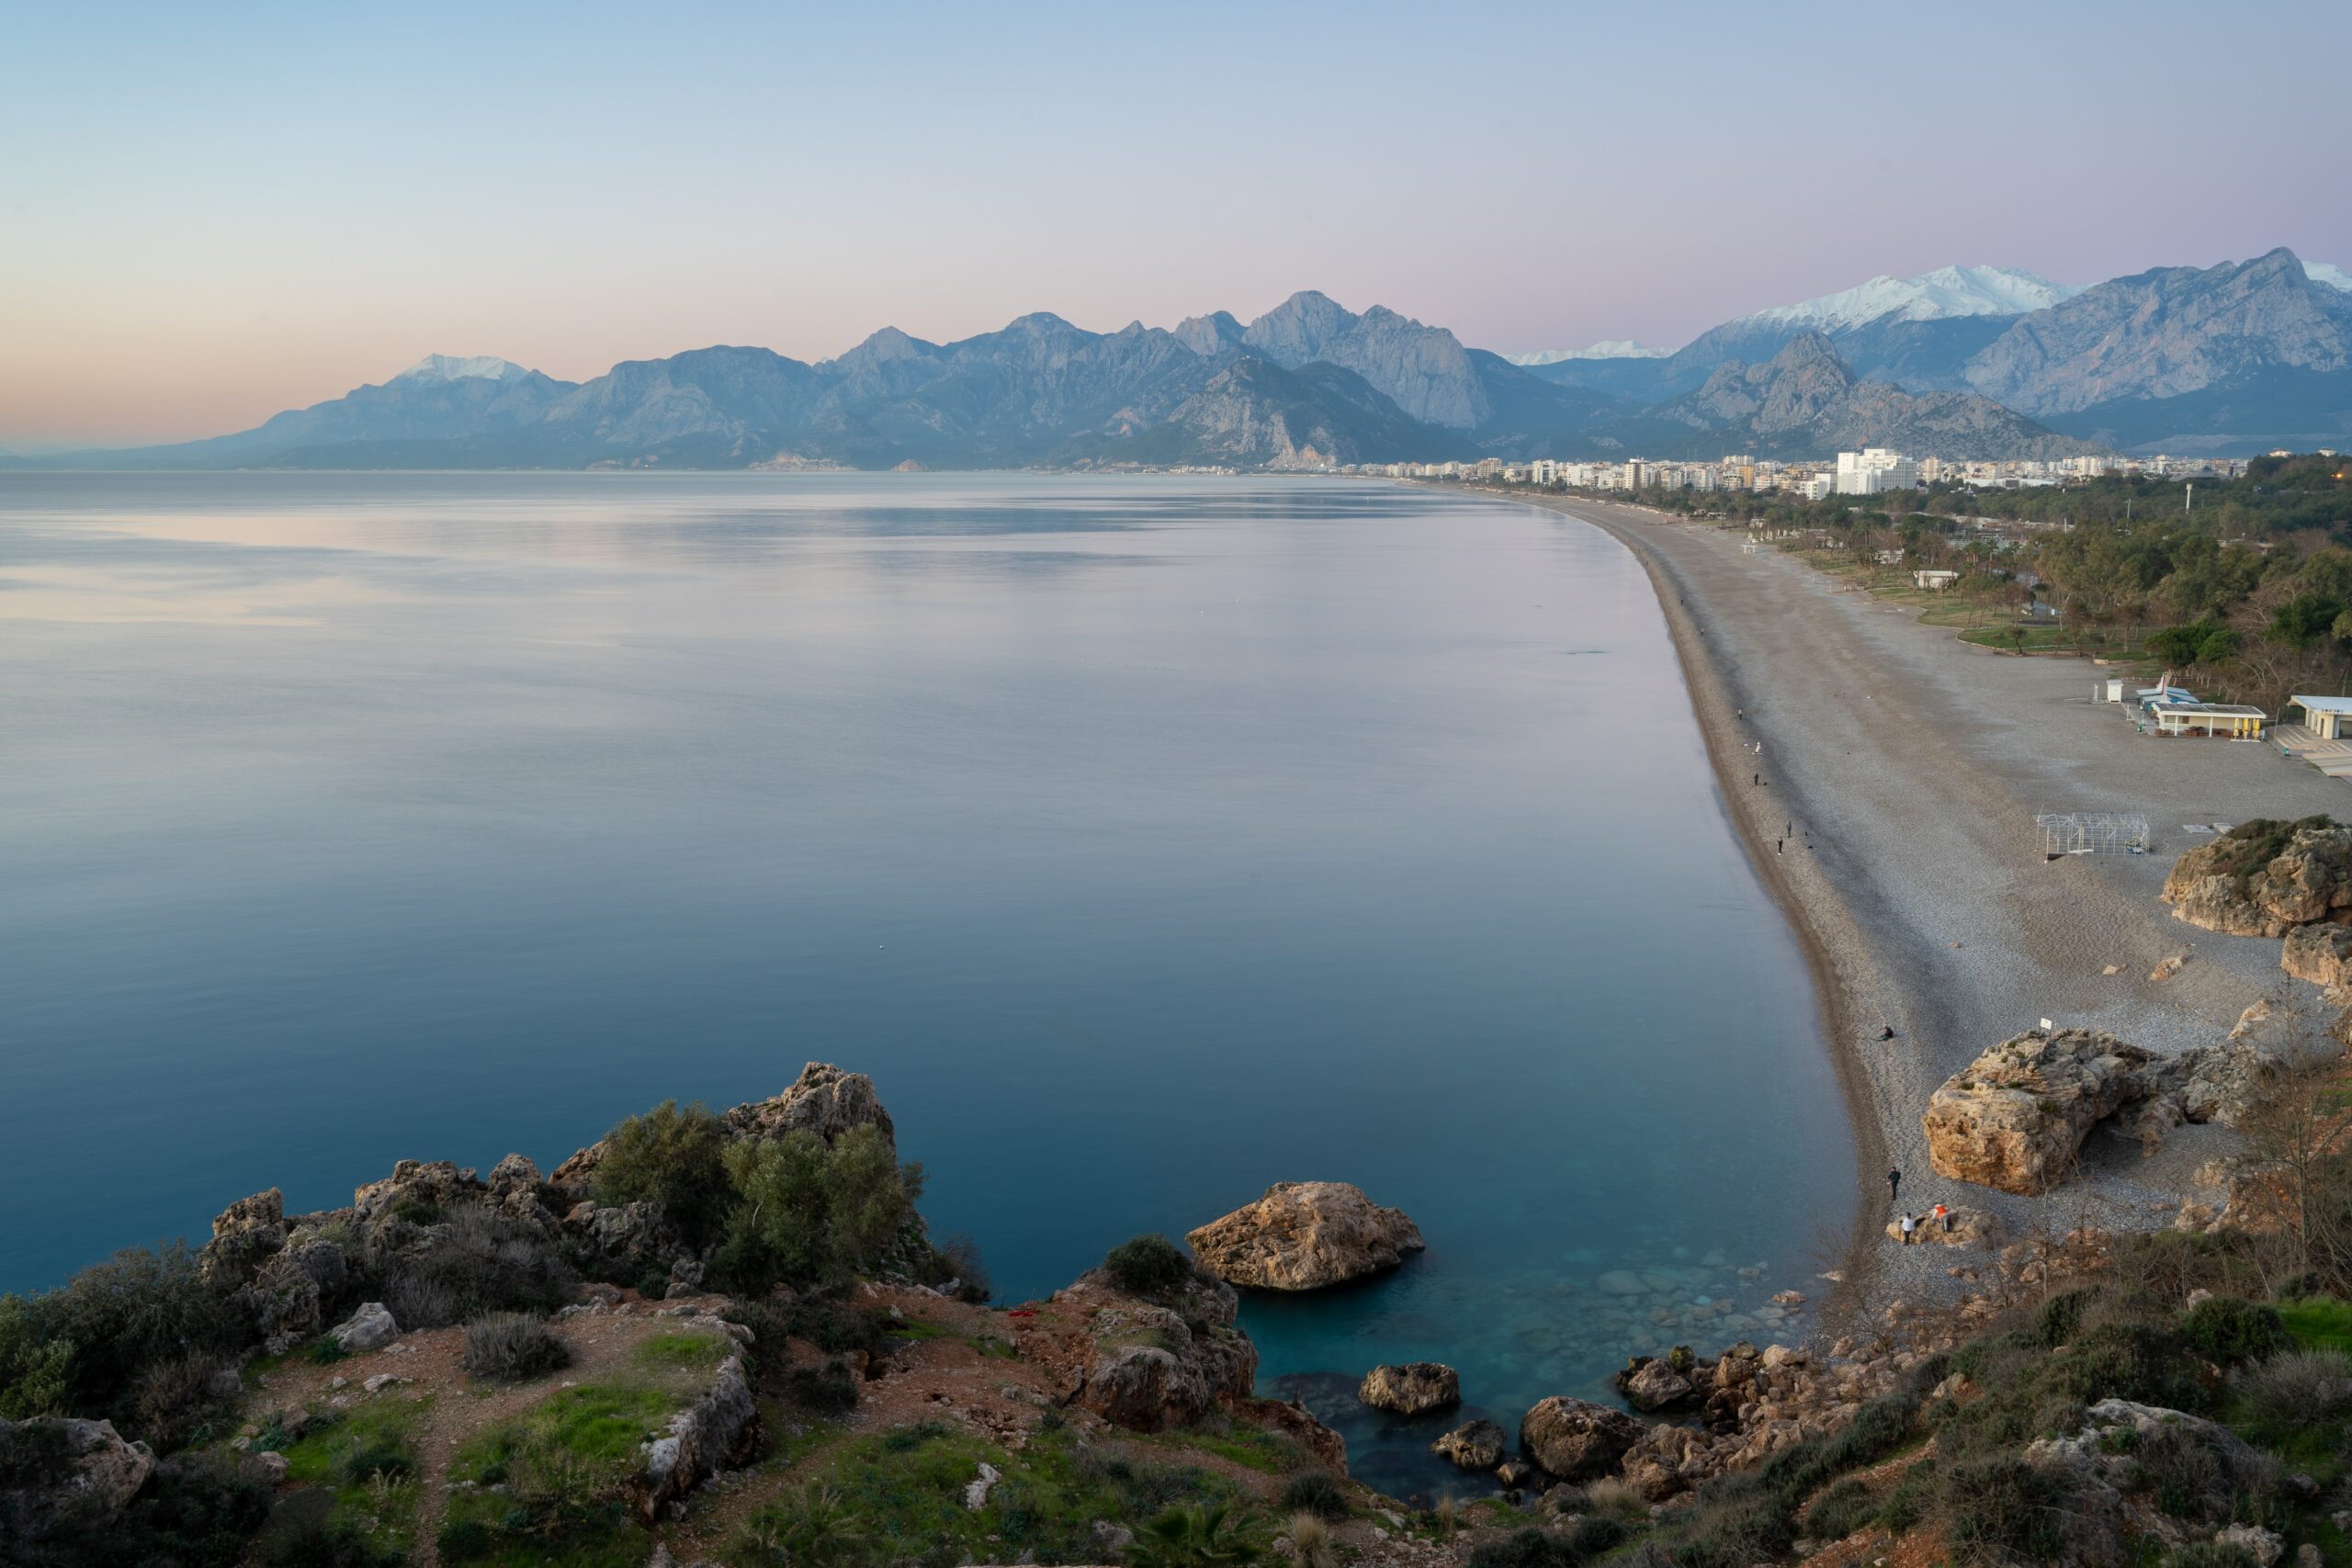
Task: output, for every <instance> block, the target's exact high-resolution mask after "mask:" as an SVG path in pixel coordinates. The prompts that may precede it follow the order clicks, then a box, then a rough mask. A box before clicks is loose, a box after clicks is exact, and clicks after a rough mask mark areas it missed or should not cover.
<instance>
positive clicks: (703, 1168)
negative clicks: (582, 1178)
mask: <svg viewBox="0 0 2352 1568" xmlns="http://www.w3.org/2000/svg"><path fill="white" fill-rule="evenodd" d="M726 1147H727V1119H726V1118H725V1117H723V1116H720V1115H718V1113H717V1112H716V1111H710V1110H708V1109H707V1108H706V1107H705V1106H703V1105H702V1104H701V1103H699V1102H697V1103H695V1104H693V1105H689V1106H687V1107H685V1108H684V1110H681V1109H680V1108H679V1106H678V1102H677V1101H676V1100H663V1101H662V1103H661V1104H659V1105H657V1106H655V1107H654V1108H653V1109H652V1110H650V1111H647V1112H646V1113H645V1114H644V1115H642V1116H632V1117H630V1118H629V1119H628V1121H626V1122H622V1123H621V1124H620V1125H619V1126H617V1127H615V1128H614V1129H613V1130H612V1131H611V1132H610V1133H608V1134H605V1157H604V1158H603V1159H602V1160H600V1161H598V1162H597V1165H596V1169H595V1173H594V1175H593V1176H591V1177H590V1178H589V1187H590V1190H593V1191H594V1193H595V1195H596V1201H598V1202H599V1203H639V1202H655V1203H660V1204H661V1205H662V1209H663V1210H664V1212H666V1213H668V1215H669V1218H670V1223H671V1224H674V1225H676V1226H677V1227H678V1231H679V1234H680V1235H684V1237H685V1238H686V1239H687V1240H688V1241H689V1242H692V1243H693V1244H694V1245H695V1246H696V1247H701V1246H705V1245H707V1243H708V1242H709V1241H710V1240H711V1239H712V1238H713V1237H715V1236H716V1235H718V1229H719V1226H720V1224H722V1223H723V1222H724V1221H725V1219H726V1217H727V1211H728V1208H729V1203H730V1202H731V1201H732V1199H733V1196H734V1193H733V1190H732V1189H731V1188H730V1187H729V1185H728V1181H727V1167H726V1162H725V1159H724V1157H723V1156H724V1153H725V1150H726Z"/></svg>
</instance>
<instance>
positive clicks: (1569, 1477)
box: [1519, 1393, 1646, 1481]
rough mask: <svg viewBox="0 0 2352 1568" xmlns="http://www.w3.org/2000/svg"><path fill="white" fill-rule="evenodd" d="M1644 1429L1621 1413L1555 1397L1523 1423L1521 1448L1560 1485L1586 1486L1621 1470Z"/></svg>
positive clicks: (1523, 1420) (1541, 1403)
mask: <svg viewBox="0 0 2352 1568" xmlns="http://www.w3.org/2000/svg"><path fill="white" fill-rule="evenodd" d="M1645 1430H1646V1428H1645V1427H1643V1425H1642V1424H1641V1423H1640V1422H1639V1421H1636V1420H1635V1419H1634V1417H1632V1416H1628V1415H1626V1414H1625V1413H1624V1412H1623V1411H1622V1410H1616V1409H1612V1408H1611V1407H1610V1406H1608V1405H1606V1404H1594V1403H1593V1402H1592V1401H1590V1400H1589V1399H1573V1398H1569V1397H1567V1396H1566V1395H1564V1394H1556V1393H1555V1394H1554V1395H1553V1396H1552V1397H1551V1398H1549V1399H1546V1400H1543V1401H1541V1402H1539V1403H1538V1404H1536V1406H1535V1408H1533V1409H1532V1410H1530V1411H1529V1412H1528V1413H1527V1414H1526V1415H1525V1416H1523V1417H1521V1420H1520V1423H1519V1443H1520V1447H1521V1448H1523V1449H1525V1450H1527V1454H1528V1457H1529V1458H1530V1459H1532V1460H1533V1461H1535V1462H1536V1463H1537V1464H1539V1465H1541V1466H1543V1468H1544V1473H1545V1474H1546V1475H1550V1476H1553V1477H1555V1478H1556V1479H1558V1480H1561V1481H1583V1480H1586V1479H1589V1478H1590V1477H1592V1476H1596V1475H1601V1474H1605V1473H1607V1472H1609V1471H1611V1470H1613V1469H1615V1468H1616V1467H1617V1461H1620V1460H1622V1459H1623V1458H1624V1457H1625V1454H1626V1451H1627V1450H1630V1449H1631V1448H1633V1446H1634V1444H1635V1443H1637V1442H1639V1441H1641V1440H1642V1437H1643V1435H1644V1433H1645Z"/></svg>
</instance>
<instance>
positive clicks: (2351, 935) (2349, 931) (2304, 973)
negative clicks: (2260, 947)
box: [2278, 921, 2352, 986]
mask: <svg viewBox="0 0 2352 1568" xmlns="http://www.w3.org/2000/svg"><path fill="white" fill-rule="evenodd" d="M2347 962H2352V926H2340V925H2337V924H2335V922H2334V921H2323V922H2318V923H2315V924H2312V925H2307V926H2297V927H2296V928H2295V929H2294V930H2293V931H2289V932H2288V933H2287V941H2286V943H2285V945H2284V946H2283V947H2281V948H2280V949H2279V953H2278V967H2280V968H2281V969H2284V970H2285V971H2286V972H2287V973H2288V974H2290V975H2292V976H2294V977H2295V978H2296V979H2298V980H2309V981H2310V982H2311V983H2312V985H2314V986H2341V985H2342V984H2344V980H2345V965H2346V963H2347Z"/></svg>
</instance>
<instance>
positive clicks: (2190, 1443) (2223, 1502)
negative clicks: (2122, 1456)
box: [2131, 1423, 2232, 1519]
mask: <svg viewBox="0 0 2352 1568" xmlns="http://www.w3.org/2000/svg"><path fill="white" fill-rule="evenodd" d="M2131 1452H2132V1471H2133V1476H2134V1483H2135V1486H2136V1487H2137V1489H2139V1490H2143V1491H2146V1492H2149V1493H2152V1494H2154V1498H2155V1504H2156V1506H2157V1507H2158V1508H2160V1509H2162V1510H2163V1511H2164V1512H2165V1513H2167V1514H2170V1515H2171V1516H2172V1517H2175V1518H2177V1519H2203V1518H2210V1517H2213V1516H2215V1515H2217V1514H2221V1513H2223V1512H2225V1511H2226V1510H2227V1509H2228V1507H2229V1506H2230V1495H2231V1491H2232V1487H2231V1484H2230V1473H2229V1468H2228V1467H2227V1466H2226V1465H2224V1464H2223V1463H2222V1459H2221V1456H2220V1455H2219V1454H2216V1453H2215V1452H2214V1451H2213V1450H2212V1449H2211V1447H2210V1446H2209V1445H2207V1444H2206V1443H2205V1442H2204V1441H2203V1440H2202V1438H2200V1437H2199V1435H2198V1434H2197V1433H2196V1432H2195V1431H2194V1430H2192V1429H2191V1428H2190V1427H2188V1426H2186V1425H2185V1424H2179V1423H2174V1424H2168V1425H2165V1426H2161V1427H2157V1428H2156V1429H2155V1430H2154V1431H2153V1432H2150V1433H2147V1434H2146V1435H2144V1436H2143V1437H2142V1438H2141V1439H2140V1441H2139V1442H2138V1443H2137V1444H2136V1445H2135V1446H2134V1447H2133V1449H2132V1450H2131Z"/></svg>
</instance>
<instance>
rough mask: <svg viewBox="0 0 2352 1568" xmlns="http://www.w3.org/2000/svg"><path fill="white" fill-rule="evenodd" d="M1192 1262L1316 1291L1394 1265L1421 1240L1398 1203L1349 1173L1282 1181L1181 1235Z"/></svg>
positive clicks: (1226, 1275)
mask: <svg viewBox="0 0 2352 1568" xmlns="http://www.w3.org/2000/svg"><path fill="white" fill-rule="evenodd" d="M1184 1239H1185V1240H1186V1241H1188V1242H1190V1243H1191V1244H1192V1247H1193V1260H1194V1266H1195V1267H1196V1268H1198V1269H1201V1270H1203V1271H1204V1272H1205V1273H1208V1274H1212V1275H1214V1276H1216V1278H1217V1279H1220V1280H1226V1281H1227V1282H1228V1283H1231V1284H1235V1285H1242V1286H1247V1287H1250V1288H1252V1289H1256V1290H1264V1291H1313V1290H1319V1289H1321V1288H1322V1287H1324V1286H1326V1285H1338V1284H1343V1283H1345V1282H1346V1281H1348V1280H1354V1279H1360V1278H1362V1277H1363V1276H1364V1275H1366V1274H1376V1273H1379V1272H1381V1271H1382V1270H1384V1269H1394V1268H1396V1267H1397V1265H1398V1264H1399V1263H1402V1262H1403V1261H1404V1260H1405V1258H1406V1257H1407V1256H1408V1254H1411V1253H1416V1252H1419V1251H1420V1250H1421V1249H1422V1247H1423V1246H1424V1244H1423V1242H1422V1240H1421V1233H1420V1228H1419V1226H1417V1225H1415V1224H1413V1222H1412V1221H1411V1220H1409V1219H1408V1218H1406V1217H1405V1213H1404V1212H1403V1211H1402V1210H1400V1209H1384V1208H1382V1207H1380V1206H1379V1205H1378V1204H1376V1203H1374V1201H1372V1200H1371V1199H1370V1198H1367V1197H1366V1196H1364V1193H1363V1189H1361V1188H1359V1187H1355V1186H1353V1185H1351V1184H1350V1183H1348V1182H1345V1181H1278V1182H1276V1183H1275V1184H1274V1185H1273V1186H1272V1187H1269V1188H1268V1189H1266V1195H1265V1196H1264V1197H1262V1198H1261V1199H1259V1200H1258V1201H1256V1202H1254V1203H1251V1204H1249V1205H1247V1206H1246V1207H1243V1208H1239V1209H1236V1210H1235V1211H1234V1212H1233V1213H1229V1214H1227V1215H1226V1216H1225V1217H1224V1218H1223V1219H1219V1220H1214V1221H1211V1222H1210V1223H1209V1224H1205V1225H1203V1226H1201V1227H1200V1229H1198V1230H1196V1231H1193V1233H1192V1234H1191V1235H1187V1236H1186V1237H1185V1238H1184Z"/></svg>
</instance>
